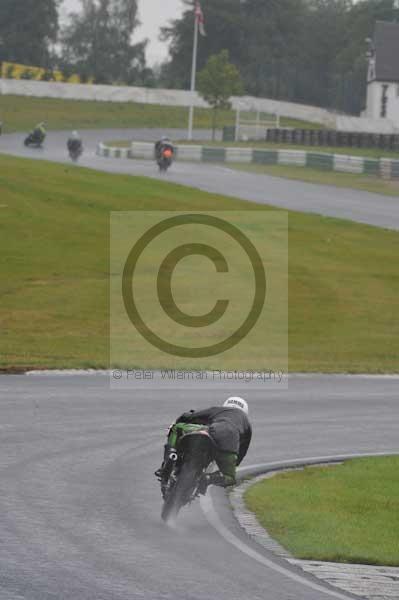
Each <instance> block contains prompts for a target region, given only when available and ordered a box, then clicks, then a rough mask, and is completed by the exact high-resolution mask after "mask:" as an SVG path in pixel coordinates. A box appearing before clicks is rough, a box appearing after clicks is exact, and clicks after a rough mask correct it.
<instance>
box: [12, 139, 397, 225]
mask: <svg viewBox="0 0 399 600" xmlns="http://www.w3.org/2000/svg"><path fill="white" fill-rule="evenodd" d="M168 133H169V134H170V135H171V137H172V139H179V138H180V139H183V138H184V137H185V135H186V132H185V131H184V130H162V131H161V130H156V129H153V130H148V129H142V130H140V129H134V130H130V131H129V130H105V131H84V132H82V137H83V140H84V144H85V147H86V152H85V154H84V155H83V157H82V159H81V161H80V164H81V165H82V166H86V167H90V168H93V169H98V170H102V171H108V172H112V173H129V174H134V175H145V176H148V177H154V178H162V179H163V180H165V181H172V182H175V183H181V184H184V185H187V186H193V187H196V188H198V189H201V190H204V191H207V192H214V193H219V194H225V195H229V196H234V197H236V198H242V199H245V200H250V201H253V202H257V203H261V204H270V205H272V206H278V207H282V208H287V209H291V210H299V211H303V212H312V213H317V214H322V215H325V216H330V217H338V218H344V219H349V220H353V221H358V222H359V223H367V224H369V225H375V226H378V227H384V228H388V229H395V230H398V229H399V197H391V196H384V195H379V194H372V193H368V192H362V191H358V190H354V189H343V188H336V187H333V186H323V185H316V184H308V183H303V182H300V181H292V180H288V179H281V178H278V177H270V176H267V175H258V174H252V173H245V172H242V171H234V170H233V169H230V168H228V167H226V166H214V165H209V164H204V163H179V162H177V163H175V164H174V165H173V168H172V169H171V170H170V171H169V172H168V173H167V175H166V176H165V175H159V173H158V171H157V168H156V165H155V164H154V163H153V162H152V161H132V160H120V159H109V158H102V157H99V156H96V155H95V149H96V146H97V143H98V142H99V141H106V140H115V139H128V140H131V139H133V138H134V139H136V140H141V141H145V140H148V141H155V140H157V139H159V137H160V136H161V135H162V134H168ZM196 136H197V137H202V138H203V137H204V136H205V137H209V132H197V133H196ZM66 137H67V133H65V132H50V133H49V134H48V137H47V140H46V144H45V147H44V149H43V150H35V149H26V148H24V147H23V139H24V135H23V134H15V135H4V136H1V137H0V152H4V153H9V154H14V155H16V156H25V157H29V158H41V159H46V160H50V161H55V162H70V161H69V160H68V157H67V153H66ZM215 210H217V205H215Z"/></svg>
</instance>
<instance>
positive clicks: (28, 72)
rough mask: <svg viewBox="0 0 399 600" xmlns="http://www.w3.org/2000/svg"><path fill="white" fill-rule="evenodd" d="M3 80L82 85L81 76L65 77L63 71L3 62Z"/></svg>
mask: <svg viewBox="0 0 399 600" xmlns="http://www.w3.org/2000/svg"><path fill="white" fill-rule="evenodd" d="M1 77H2V78H3V79H31V80H33V81H58V82H64V83H81V81H80V78H79V75H71V76H70V77H67V78H66V77H65V76H64V75H63V74H62V73H61V71H50V70H46V69H42V68H41V67H30V66H28V65H19V64H17V63H9V62H3V63H2V64H1Z"/></svg>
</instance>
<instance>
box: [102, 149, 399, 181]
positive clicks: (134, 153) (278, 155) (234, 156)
mask: <svg viewBox="0 0 399 600" xmlns="http://www.w3.org/2000/svg"><path fill="white" fill-rule="evenodd" d="M97 155H98V156H104V157H107V158H120V159H141V160H143V159H144V160H153V159H154V144H151V143H148V142H132V144H131V146H130V148H113V147H110V146H106V145H105V144H103V143H100V144H99V145H98V147H97ZM176 160H181V161H189V162H210V163H246V164H259V165H287V166H297V167H308V168H311V169H317V170H322V171H336V172H340V173H353V174H357V175H361V174H364V175H373V176H374V177H381V178H383V179H399V160H392V159H389V158H381V159H372V158H367V157H363V156H349V155H346V154H327V153H323V152H306V151H304V150H277V149H276V150H260V149H257V148H239V147H235V148H225V147H215V146H199V145H185V144H183V145H181V146H176Z"/></svg>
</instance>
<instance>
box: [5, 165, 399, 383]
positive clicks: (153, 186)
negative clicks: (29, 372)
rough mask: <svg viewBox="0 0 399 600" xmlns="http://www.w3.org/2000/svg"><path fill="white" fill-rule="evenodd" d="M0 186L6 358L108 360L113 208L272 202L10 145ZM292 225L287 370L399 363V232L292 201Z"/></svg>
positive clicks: (77, 363) (11, 362)
mask: <svg viewBox="0 0 399 600" xmlns="http://www.w3.org/2000/svg"><path fill="white" fill-rule="evenodd" d="M0 188H1V190H2V193H1V200H0V232H1V235H0V272H1V288H0V297H1V313H0V329H1V347H0V355H1V356H0V367H2V368H7V367H20V368H22V367H33V366H35V367H89V366H91V367H107V366H108V361H109V339H108V338H109V214H110V211H126V210H166V209H167V210H177V211H179V210H215V209H217V210H238V209H241V210H247V211H248V210H255V209H256V210H267V207H259V206H257V205H255V204H251V203H248V202H243V201H238V200H235V199H231V198H226V197H222V196H216V195H214V194H208V193H203V192H200V191H197V190H194V189H191V188H185V187H183V186H178V185H172V184H168V183H164V182H159V181H155V180H151V179H148V178H139V177H129V176H120V175H110V174H105V173H98V172H95V171H92V170H87V169H83V168H73V167H70V166H64V165H54V164H50V163H45V162H37V161H29V160H24V159H15V158H11V157H6V156H0ZM288 234H289V332H288V334H289V365H290V369H291V370H292V371H323V372H336V371H349V372H399V362H398V356H399V322H398V319H397V298H398V296H399V277H398V267H397V256H398V255H399V233H397V232H394V231H387V230H382V229H378V228H373V227H369V226H364V225H358V224H355V223H351V222H347V221H343V220H339V219H332V218H323V217H320V216H317V215H309V214H301V213H295V212H291V213H289V231H288ZM192 277H194V279H195V273H194V274H193V275H192ZM194 283H195V282H194ZM257 339H258V340H259V338H257ZM260 342H261V340H259V343H260ZM253 352H254V356H255V359H254V361H253V363H251V368H264V367H265V364H264V359H263V358H262V355H260V354H259V352H257V348H256V346H255V347H254V350H253ZM165 356H166V358H165V363H164V364H157V365H155V364H154V362H153V361H149V359H148V356H147V354H146V351H145V348H144V347H143V352H142V355H141V364H142V365H143V366H166V365H167V364H168V365H169V364H170V362H168V356H167V355H165ZM148 362H150V363H151V364H148ZM238 362H239V361H238ZM239 364H240V365H242V363H239ZM246 368H248V364H246Z"/></svg>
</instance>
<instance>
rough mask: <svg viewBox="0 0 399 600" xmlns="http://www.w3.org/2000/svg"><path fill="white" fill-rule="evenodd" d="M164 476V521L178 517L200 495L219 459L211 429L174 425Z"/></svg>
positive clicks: (162, 486)
mask: <svg viewBox="0 0 399 600" xmlns="http://www.w3.org/2000/svg"><path fill="white" fill-rule="evenodd" d="M165 448H166V452H165V459H164V464H163V468H162V475H161V476H160V482H161V492H162V498H163V501H164V502H163V507H162V514H161V516H162V519H163V521H169V520H173V519H175V518H176V516H177V514H178V512H179V510H180V509H181V508H182V507H183V506H185V505H186V504H189V503H190V502H192V501H193V500H195V498H197V497H198V496H199V495H200V492H201V485H200V484H201V479H202V477H203V475H204V474H205V470H206V469H207V467H208V466H209V465H210V464H211V463H212V461H213V460H214V457H215V445H214V442H213V440H212V438H211V436H210V434H209V431H208V427H206V426H204V425H194V424H188V423H176V424H175V425H172V427H171V429H170V431H169V436H168V444H167V445H166V447H165Z"/></svg>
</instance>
